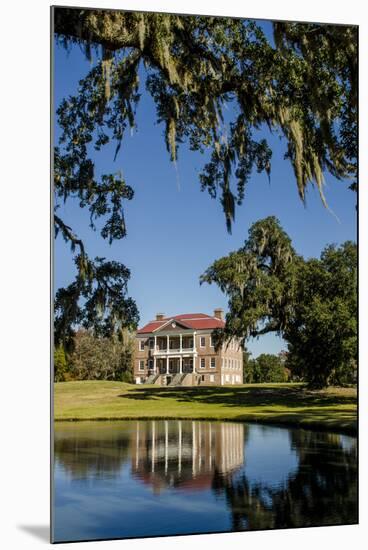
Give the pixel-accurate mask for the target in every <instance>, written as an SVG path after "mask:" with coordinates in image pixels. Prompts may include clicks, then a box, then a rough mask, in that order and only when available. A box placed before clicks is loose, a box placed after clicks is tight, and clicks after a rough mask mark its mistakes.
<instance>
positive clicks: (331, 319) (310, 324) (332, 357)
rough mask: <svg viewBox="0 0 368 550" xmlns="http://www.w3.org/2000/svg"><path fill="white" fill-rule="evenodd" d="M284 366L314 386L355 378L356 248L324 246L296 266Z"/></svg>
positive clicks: (351, 246)
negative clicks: (296, 279) (294, 289)
mask: <svg viewBox="0 0 368 550" xmlns="http://www.w3.org/2000/svg"><path fill="white" fill-rule="evenodd" d="M284 337H285V339H286V340H287V341H288V343H289V355H288V360H287V366H288V367H289V368H290V369H291V371H292V372H293V373H295V374H296V375H298V376H302V377H304V378H306V379H307V380H309V382H310V383H311V385H313V386H315V387H323V386H325V385H327V384H329V383H331V382H334V383H340V384H344V383H349V381H350V383H351V382H353V381H354V365H355V368H356V362H357V249H356V245H355V244H354V243H352V242H346V243H344V244H343V245H341V246H340V247H336V246H328V247H326V248H325V250H324V251H323V252H322V255H321V259H320V260H315V259H312V260H308V261H307V262H304V263H303V264H301V265H300V267H299V270H298V285H297V293H296V296H295V301H294V314H293V320H292V322H291V323H290V324H289V326H288V327H287V329H286V330H285V333H284Z"/></svg>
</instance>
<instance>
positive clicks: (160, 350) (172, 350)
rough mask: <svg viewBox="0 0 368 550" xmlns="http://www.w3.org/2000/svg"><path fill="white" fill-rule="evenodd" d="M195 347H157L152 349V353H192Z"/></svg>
mask: <svg viewBox="0 0 368 550" xmlns="http://www.w3.org/2000/svg"><path fill="white" fill-rule="evenodd" d="M195 351H196V349H195V348H193V347H191V348H183V347H182V348H169V349H168V348H158V347H156V349H154V350H153V355H175V354H178V353H194V352H195Z"/></svg>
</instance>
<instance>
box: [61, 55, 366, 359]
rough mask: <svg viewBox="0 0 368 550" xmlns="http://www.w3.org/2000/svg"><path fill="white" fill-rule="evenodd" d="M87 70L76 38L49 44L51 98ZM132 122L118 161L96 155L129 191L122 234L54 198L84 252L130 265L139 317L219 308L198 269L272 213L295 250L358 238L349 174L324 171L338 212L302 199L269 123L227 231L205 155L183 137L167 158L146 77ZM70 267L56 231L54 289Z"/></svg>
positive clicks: (254, 348) (256, 349)
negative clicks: (207, 178) (260, 164)
mask: <svg viewBox="0 0 368 550" xmlns="http://www.w3.org/2000/svg"><path fill="white" fill-rule="evenodd" d="M89 69H90V63H89V62H88V61H86V60H85V57H84V54H83V53H82V52H81V50H80V49H79V48H78V47H74V48H72V49H71V51H70V52H69V53H67V52H66V51H65V50H64V49H63V48H61V47H56V48H55V73H54V77H55V88H54V100H55V105H56V106H58V105H59V103H60V101H61V99H62V98H63V97H65V96H67V95H69V94H74V93H75V92H76V90H77V85H78V81H79V80H80V79H81V78H82V77H83V76H85V75H86V73H87V71H88V70H89ZM137 123H138V131H137V132H134V134H133V135H130V133H129V131H128V132H127V133H126V136H125V138H124V140H123V144H122V147H121V149H120V153H119V155H118V157H117V159H116V161H115V162H114V151H115V149H114V147H110V146H109V147H106V148H105V149H104V150H103V151H101V152H100V153H96V154H95V155H94V160H95V163H96V171H97V174H101V173H104V172H107V173H113V172H118V171H119V170H120V171H121V172H122V174H123V176H124V177H125V179H126V181H127V183H128V184H129V185H131V186H132V187H133V189H134V191H135V195H134V198H133V200H132V201H128V202H127V203H126V206H125V217H126V223H127V230H128V235H127V237H126V238H125V239H123V240H121V241H117V242H115V243H113V244H112V245H111V246H109V244H108V243H107V242H106V241H104V240H103V239H102V238H101V237H100V235H99V233H98V231H97V232H96V233H94V232H92V231H91V230H90V228H89V226H88V224H89V220H88V213H87V212H84V211H83V210H81V209H80V208H79V206H78V203H77V202H73V201H69V202H67V203H66V204H65V205H61V207H60V209H59V214H60V215H61V216H62V217H63V219H64V221H65V222H66V223H68V224H69V225H70V226H71V227H72V228H73V230H74V231H75V232H76V233H77V234H78V235H79V236H80V237H81V238H82V239H83V240H84V241H85V244H86V248H87V251H88V254H89V255H90V256H91V257H94V256H104V257H106V258H110V259H114V260H117V261H120V262H122V263H123V264H125V265H126V266H127V267H129V269H130V270H131V281H130V283H129V294H130V295H131V296H132V297H133V298H134V299H135V300H136V302H137V305H138V308H139V311H140V317H141V323H140V324H141V325H142V324H144V323H146V322H147V321H149V320H150V319H152V318H154V316H155V314H156V312H159V311H160V312H164V313H165V314H167V315H171V314H173V315H174V314H178V313H185V312H203V313H209V314H212V312H213V309H214V308H216V307H223V308H224V309H225V310H226V305H227V300H226V297H225V296H224V295H223V294H222V293H221V291H220V290H219V289H218V288H217V287H215V286H209V285H202V286H200V285H199V276H200V275H201V274H202V273H203V272H204V270H205V269H206V268H207V267H208V266H209V265H210V264H211V263H212V262H213V261H214V260H215V259H217V258H219V257H221V256H223V255H226V254H228V253H229V252H230V251H233V250H236V249H237V248H239V247H240V246H241V245H242V244H243V242H244V240H245V239H246V238H247V234H248V229H249V227H250V225H251V224H252V223H253V222H255V221H256V220H258V219H260V218H263V217H265V216H269V215H275V216H277V217H278V218H279V220H280V222H281V224H282V226H283V228H284V229H285V230H286V232H287V233H288V234H289V235H290V237H291V239H292V241H293V244H294V247H295V248H296V250H297V251H298V253H301V254H303V256H304V257H306V258H308V257H311V256H319V254H320V253H321V251H322V249H323V248H324V247H325V246H326V245H327V244H329V243H337V244H339V243H341V242H343V241H345V240H347V239H351V240H356V211H355V203H356V195H355V194H354V193H352V192H351V191H349V190H348V189H347V187H348V186H347V183H346V182H341V181H337V180H335V179H334V178H332V177H331V176H330V175H328V174H326V187H325V195H326V198H327V202H328V204H329V207H330V209H331V210H332V211H333V212H334V214H335V215H333V214H331V213H330V212H329V211H328V210H326V209H325V208H324V207H323V205H322V203H321V200H320V197H319V193H318V190H317V189H314V188H312V187H310V188H309V190H308V193H307V204H306V207H305V206H304V205H303V204H302V202H301V201H300V199H299V196H298V193H297V188H296V183H295V178H294V174H293V171H292V168H291V165H290V163H289V162H288V161H286V160H284V158H283V156H284V153H285V142H284V141H283V140H280V138H279V137H278V136H276V135H271V134H270V133H269V132H268V131H265V132H264V134H265V137H266V138H267V139H268V141H269V144H270V145H271V147H272V150H273V157H272V172H271V184H269V183H268V179H267V176H266V175H265V174H256V173H255V174H253V175H252V177H251V179H250V181H249V183H248V185H247V188H246V193H245V198H244V202H243V205H242V206H240V207H237V210H236V220H235V224H234V226H233V231H232V234H231V235H229V234H228V233H227V231H226V227H225V219H224V215H223V212H222V208H221V205H220V203H219V201H218V200H213V199H211V198H210V196H209V195H208V193H207V192H201V191H200V184H199V173H200V171H201V169H202V167H203V165H204V163H205V161H206V155H204V156H202V155H200V154H197V153H193V152H190V151H189V150H188V149H187V148H186V146H185V145H184V146H182V147H181V148H180V150H179V159H178V162H177V164H176V166H174V164H173V163H171V162H170V161H169V156H168V153H167V151H166V147H165V142H164V139H163V127H162V125H161V126H160V125H157V124H156V123H155V108H154V105H153V102H152V100H151V98H150V97H148V95H147V94H146V93H145V90H144V86H142V97H141V101H140V104H139V107H138V111H137ZM57 135H58V131H57V129H56V137H57ZM336 217H337V218H338V220H337V219H336ZM73 274H74V266H73V263H72V260H71V255H70V252H69V248H68V247H67V246H66V245H65V243H64V242H63V241H62V239H61V238H58V239H57V240H56V243H55V288H58V287H60V286H64V285H67V284H68V283H69V282H70V281H71V279H72V277H73ZM285 347H286V345H285V343H284V342H283V341H282V340H281V339H280V338H278V337H277V336H274V335H267V336H264V337H262V338H259V339H258V340H252V341H250V342H249V343H248V348H249V349H250V351H251V352H252V353H253V355H254V356H257V355H259V354H260V353H277V352H278V351H280V350H281V349H285Z"/></svg>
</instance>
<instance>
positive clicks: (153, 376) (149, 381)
mask: <svg viewBox="0 0 368 550" xmlns="http://www.w3.org/2000/svg"><path fill="white" fill-rule="evenodd" d="M159 376H160V375H159V374H150V375H149V377H148V378H147V380H146V381H145V384H154V383H155V382H156V380H157V378H158V377H159Z"/></svg>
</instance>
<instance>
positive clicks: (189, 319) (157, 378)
mask: <svg viewBox="0 0 368 550" xmlns="http://www.w3.org/2000/svg"><path fill="white" fill-rule="evenodd" d="M224 326H225V322H224V319H223V310H222V309H215V311H214V315H213V316H210V315H206V314H204V313H185V314H183V315H176V316H174V317H165V316H164V315H163V314H162V313H158V314H157V315H156V319H155V320H154V321H150V322H149V323H148V324H147V325H145V326H144V327H143V328H141V329H139V330H138V331H137V337H136V350H135V359H134V378H135V382H136V383H137V384H143V383H148V384H160V385H171V386H196V385H199V384H205V385H226V384H242V382H243V351H242V348H241V346H240V343H239V341H236V340H235V339H233V340H231V341H230V342H229V344H227V345H223V346H222V347H221V348H220V349H219V350H218V351H217V352H216V351H215V347H214V342H213V338H212V332H213V331H214V329H216V328H223V327H224Z"/></svg>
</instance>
